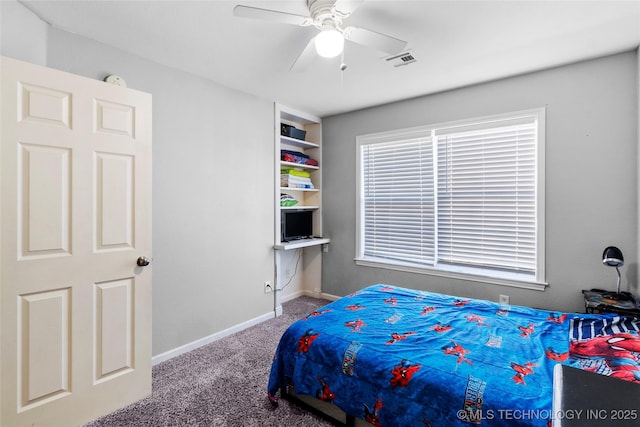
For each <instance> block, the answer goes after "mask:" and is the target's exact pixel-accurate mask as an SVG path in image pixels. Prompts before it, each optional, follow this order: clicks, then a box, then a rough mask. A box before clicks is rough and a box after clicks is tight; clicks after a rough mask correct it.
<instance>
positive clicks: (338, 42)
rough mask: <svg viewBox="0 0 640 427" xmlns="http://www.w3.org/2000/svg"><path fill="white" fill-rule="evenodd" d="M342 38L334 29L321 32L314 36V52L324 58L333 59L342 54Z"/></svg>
mask: <svg viewBox="0 0 640 427" xmlns="http://www.w3.org/2000/svg"><path fill="white" fill-rule="evenodd" d="M343 49H344V37H343V36H342V33H341V32H340V31H338V30H336V29H330V30H322V31H321V32H320V34H318V35H317V36H316V52H318V55H320V56H322V57H324V58H333V57H336V56H338V55H340V54H341V53H342V50H343Z"/></svg>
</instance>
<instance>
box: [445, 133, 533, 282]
mask: <svg viewBox="0 0 640 427" xmlns="http://www.w3.org/2000/svg"><path fill="white" fill-rule="evenodd" d="M492 125H493V126H495V124H492ZM437 151H438V158H437V162H438V189H437V191H438V260H439V262H446V263H451V264H456V265H469V266H481V267H485V268H497V269H504V270H508V271H519V272H525V273H529V274H535V270H536V127H535V123H521V124H516V125H505V126H500V127H491V128H488V129H480V130H472V131H466V132H458V133H449V134H445V135H441V136H437Z"/></svg>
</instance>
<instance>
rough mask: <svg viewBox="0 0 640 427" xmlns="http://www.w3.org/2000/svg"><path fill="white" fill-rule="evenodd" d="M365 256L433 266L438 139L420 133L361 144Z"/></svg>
mask: <svg viewBox="0 0 640 427" xmlns="http://www.w3.org/2000/svg"><path fill="white" fill-rule="evenodd" d="M362 164H363V166H364V167H363V177H362V179H363V181H362V192H363V196H364V197H363V203H364V218H363V221H364V255H365V256H368V257H373V258H382V259H388V260H397V261H403V262H408V263H414V264H428V265H433V263H434V259H435V246H434V240H433V235H434V232H435V205H434V173H433V144H432V140H431V138H416V139H411V140H403V141H394V142H387V143H378V144H370V145H365V146H363V148H362Z"/></svg>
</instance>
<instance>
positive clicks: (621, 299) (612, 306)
mask: <svg viewBox="0 0 640 427" xmlns="http://www.w3.org/2000/svg"><path fill="white" fill-rule="evenodd" d="M582 295H583V296H584V308H585V311H586V312H587V313H596V314H597V313H617V314H620V315H624V316H635V317H638V318H640V305H639V304H638V301H637V300H636V299H635V297H634V296H633V295H632V294H631V293H629V292H621V293H619V294H616V293H615V292H608V291H604V290H602V289H591V290H583V291H582Z"/></svg>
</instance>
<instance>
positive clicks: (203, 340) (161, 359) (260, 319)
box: [151, 307, 282, 365]
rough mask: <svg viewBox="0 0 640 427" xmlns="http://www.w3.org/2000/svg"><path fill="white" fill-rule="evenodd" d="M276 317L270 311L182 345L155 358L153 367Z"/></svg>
mask: <svg viewBox="0 0 640 427" xmlns="http://www.w3.org/2000/svg"><path fill="white" fill-rule="evenodd" d="M280 309H281V310H282V307H280ZM274 316H275V314H274V312H273V311H270V312H269V313H265V314H263V315H261V316H258V317H254V318H253V319H250V320H247V321H246V322H242V323H240V324H237V325H235V326H232V327H230V328H227V329H225V330H223V331H219V332H216V333H215V334H211V335H209V336H207V337H204V338H200V339H198V340H195V341H192V342H190V343H188V344H185V345H181V346H180V347H177V348H174V349H173V350H169V351H166V352H164V353H161V354H158V355H157V356H153V357H152V358H151V364H152V365H157V364H158V363H160V362H164V361H165V360H169V359H172V358H174V357H176V356H179V355H181V354H183V353H187V352H189V351H191V350H195V349H196V348H198V347H202V346H203V345H207V344H210V343H212V342H214V341H218V340H219V339H222V338H224V337H228V336H229V335H231V334H234V333H236V332H240V331H242V330H244V329H247V328H249V327H251V326H254V325H257V324H259V323H262V322H264V321H267V320H269V319H273V318H274Z"/></svg>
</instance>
